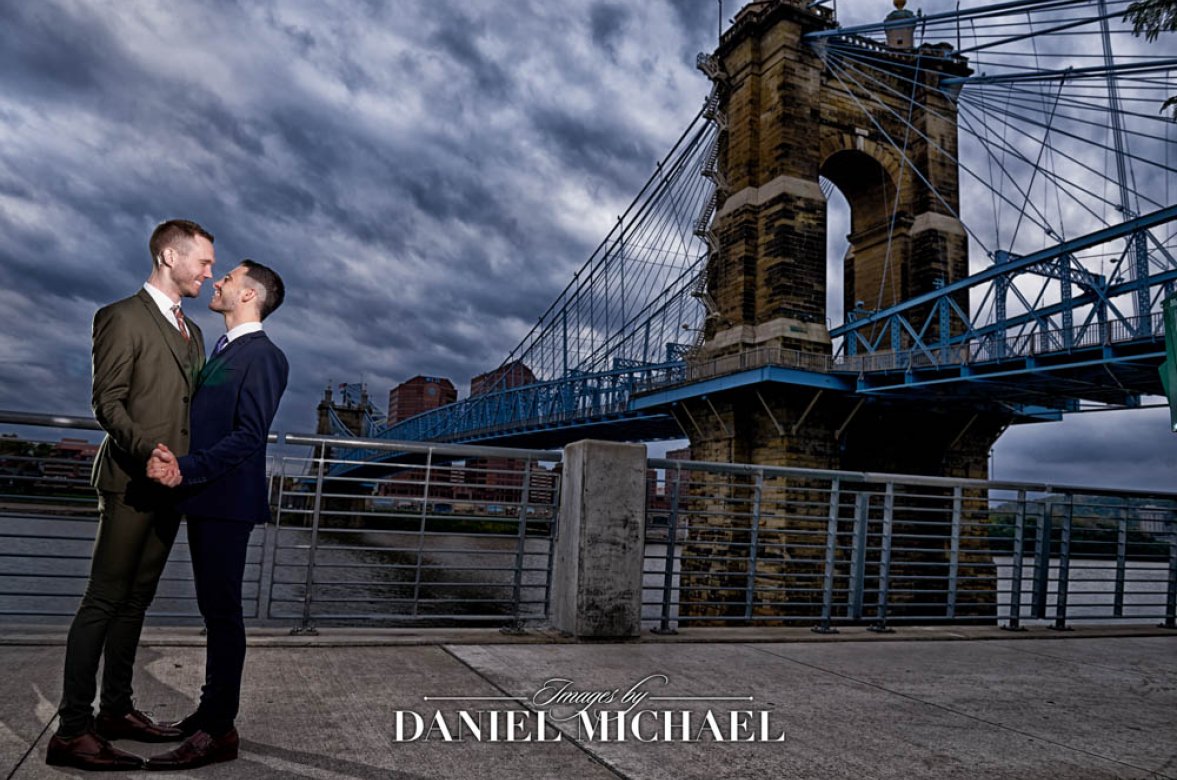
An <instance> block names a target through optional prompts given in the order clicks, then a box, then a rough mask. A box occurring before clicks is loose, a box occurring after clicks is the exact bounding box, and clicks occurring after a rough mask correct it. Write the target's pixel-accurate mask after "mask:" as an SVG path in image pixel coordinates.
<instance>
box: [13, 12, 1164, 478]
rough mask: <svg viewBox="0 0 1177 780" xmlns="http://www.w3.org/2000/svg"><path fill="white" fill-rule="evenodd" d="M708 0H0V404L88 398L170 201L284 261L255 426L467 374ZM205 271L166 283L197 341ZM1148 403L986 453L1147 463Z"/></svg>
mask: <svg viewBox="0 0 1177 780" xmlns="http://www.w3.org/2000/svg"><path fill="white" fill-rule="evenodd" d="M929 5H933V4H929ZM966 5H968V4H967V3H966ZM737 6H738V3H737V2H736V1H735V0H727V2H725V9H726V11H727V15H728V16H730V15H731V14H732V13H733V12H734V11H735V9H736V7H737ZM842 6H843V8H842V9H841V10H842V16H843V19H842V20H843V22H844V23H846V24H852V23H856V22H867V21H874V19H875V18H881V17H882V16H883V15H885V14H886V12H887V11H888V10H890V8H891V6H890V3H886V2H882V0H869V1H867V0H863V2H855V3H843V4H842ZM848 6H853V8H852V9H851V8H848ZM716 24H717V4H716V2H714V0H642V2H592V1H591V0H564V1H562V2H541V0H511V2H505V1H500V0H493V1H492V0H428V1H427V2H426V1H425V0H419V1H415V0H389V1H388V2H378V1H376V0H369V1H368V2H360V1H359V0H339V1H338V2H325V1H322V0H320V1H316V2H292V1H288V0H283V1H282V2H277V1H276V0H275V1H273V2H264V1H261V0H259V1H257V2H246V1H245V0H239V1H238V2H233V1H232V0H216V1H213V0H206V1H205V2H165V1H164V0H156V1H154V2H152V1H150V0H128V1H125V2H124V1H120V2H115V0H109V1H108V2H98V1H91V2H71V1H70V0H38V2H16V1H9V2H0V409H8V410H22V411H38V412H54V413H63V414H76V415H86V414H89V372H90V366H89V328H90V320H91V317H92V316H93V313H94V310H95V309H96V308H98V307H99V306H100V305H103V304H105V303H107V302H110V301H112V300H115V299H118V298H120V297H123V296H125V295H128V294H130V293H132V292H133V291H134V290H135V289H136V288H137V287H138V286H139V285H140V284H141V283H142V281H143V280H144V279H145V278H146V276H147V273H148V272H149V270H150V259H149V257H148V254H147V250H146V242H147V237H148V235H149V234H150V232H151V228H152V227H153V226H154V225H155V224H156V223H157V222H159V221H160V220H162V219H165V218H168V217H177V216H179V217H186V218H190V219H195V220H197V221H199V222H201V223H202V224H204V225H206V226H207V227H208V228H209V229H211V230H212V231H213V232H214V233H215V234H216V238H217V240H216V250H217V256H218V271H219V272H221V273H223V272H225V271H227V270H229V269H230V268H231V267H232V265H233V264H234V263H235V261H236V260H238V259H240V258H241V257H253V258H255V259H258V260H260V261H262V262H265V263H267V264H271V265H273V266H274V267H275V268H277V269H278V270H279V271H280V272H281V273H282V274H283V276H284V277H285V279H286V281H287V289H288V298H287V303H286V305H285V307H284V309H283V310H281V311H280V312H279V313H278V314H276V315H275V316H274V317H273V318H272V319H271V320H268V321H267V323H266V324H267V330H268V331H269V333H270V334H271V337H272V338H273V340H274V341H275V342H276V343H277V344H279V346H281V347H282V348H283V349H284V350H285V351H286V353H287V355H288V356H289V357H290V359H291V366H292V375H291V386H290V390H289V391H288V393H287V395H286V398H285V399H284V401H283V405H282V409H281V411H280V413H279V419H278V421H277V423H276V426H275V427H276V428H277V429H279V430H282V431H291V432H295V431H297V432H305V431H310V430H312V429H313V427H314V423H315V418H314V406H315V404H316V402H317V400H318V398H319V397H320V396H321V394H322V391H323V388H324V387H325V386H327V385H328V384H329V383H335V384H337V383H340V382H344V381H360V380H362V381H365V382H367V383H368V386H369V387H370V388H371V391H372V393H373V395H374V397H376V398H377V399H383V398H385V397H386V395H387V391H388V389H389V388H390V387H392V386H393V385H395V384H396V383H397V382H399V381H403V380H405V379H407V378H409V377H412V376H414V375H416V374H431V375H440V376H448V377H451V378H452V379H453V380H454V382H455V384H457V385H458V387H459V389H460V392H461V393H462V394H465V392H466V390H467V389H468V382H469V379H470V377H471V376H473V375H474V374H477V373H481V372H482V371H485V370H488V369H490V368H493V367H494V366H496V365H498V363H499V362H500V361H501V360H502V359H503V358H504V357H505V356H506V355H507V353H508V352H509V351H510V349H511V348H512V347H514V346H515V345H516V344H517V343H518V342H519V340H520V339H521V337H522V336H523V335H524V334H525V333H526V332H527V330H528V329H529V328H530V327H531V325H532V324H533V323H534V322H535V319H536V317H537V316H538V315H539V314H541V313H542V312H543V311H544V309H545V308H546V307H547V305H548V303H549V302H550V301H551V300H552V299H554V298H555V296H556V295H557V293H559V291H560V290H561V289H562V288H563V287H564V285H565V284H566V283H567V282H568V280H569V279H570V278H571V276H572V273H573V272H574V271H575V270H576V269H577V268H578V267H579V266H580V265H581V264H582V263H583V262H584V260H585V259H586V258H587V257H588V255H589V253H590V252H591V251H592V249H593V248H594V247H595V246H596V244H597V243H598V242H599V241H600V239H601V238H602V237H603V236H604V235H605V233H606V232H607V231H608V230H609V228H610V226H611V225H612V223H613V221H614V220H615V219H616V215H617V214H619V213H621V212H622V211H623V210H624V208H625V206H626V204H627V203H628V202H629V200H630V199H631V198H632V197H633V195H634V194H635V193H636V192H637V191H638V189H639V188H640V186H641V184H642V183H643V182H644V181H645V180H646V178H647V177H648V176H649V174H650V172H651V170H652V169H653V166H654V164H655V162H656V161H657V160H658V159H660V158H661V157H662V155H663V154H665V152H666V150H667V149H668V148H669V147H670V145H671V144H672V143H673V141H674V140H675V139H676V138H677V137H678V135H679V133H680V132H681V131H682V129H683V128H684V127H685V126H686V124H687V123H688V122H689V120H690V119H691V118H692V117H693V116H694V115H695V113H696V112H697V111H698V108H699V105H700V102H701V100H702V98H703V97H704V96H705V95H706V93H707V90H708V88H709V83H708V82H707V80H706V79H705V78H704V77H703V76H702V74H700V73H699V72H698V71H697V70H696V69H695V66H694V60H695V55H696V53H697V52H699V51H702V50H710V49H712V48H713V46H714V40H715V34H716ZM837 224H838V223H837V220H836V218H835V219H834V221H833V224H832V227H833V228H834V229H835V230H837V229H839V228H837ZM840 229H841V230H842V231H843V232H844V230H845V228H840ZM210 294H211V287H210V286H206V289H205V290H203V291H202V294H201V298H200V299H199V302H198V303H197V304H196V305H192V304H189V306H188V307H187V311H188V312H189V316H190V317H192V318H194V319H196V320H197V321H198V322H199V323H200V325H201V326H202V328H204V330H205V333H206V336H207V337H208V340H209V341H210V342H211V340H212V338H214V337H215V336H214V335H213V334H216V333H219V332H220V327H219V322H218V320H219V317H215V316H214V315H212V314H211V313H210V312H207V311H205V310H204V305H205V304H206V303H207V301H208V296H209V295H210ZM382 403H383V401H382V400H381V405H382ZM1166 420H1167V418H1166V415H1165V413H1163V412H1162V411H1161V410H1144V411H1140V412H1134V413H1130V414H1114V415H1112V414H1102V415H1096V414H1088V415H1079V416H1077V417H1075V418H1074V419H1073V420H1071V421H1068V422H1066V423H1062V424H1053V425H1039V426H1032V427H1029V428H1023V429H1019V430H1015V431H1012V432H1010V433H1007V434H1006V437H1005V438H1004V439H1003V440H1002V442H1001V443H1000V444H999V446H998V448H997V453H996V456H995V464H996V476H999V477H1003V478H1018V479H1033V480H1053V481H1056V482H1070V483H1080V484H1083V483H1086V484H1109V485H1125V486H1127V485H1131V486H1136V487H1154V488H1168V487H1171V486H1172V484H1173V482H1174V480H1173V475H1174V474H1175V473H1177V438H1174V437H1173V436H1172V435H1171V434H1168V432H1167V424H1166Z"/></svg>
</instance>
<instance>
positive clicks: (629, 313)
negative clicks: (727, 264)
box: [336, 0, 1177, 458]
mask: <svg viewBox="0 0 1177 780" xmlns="http://www.w3.org/2000/svg"><path fill="white" fill-rule="evenodd" d="M1127 5H1128V3H1127V0H1020V1H1017V2H1005V3H1000V4H997V5H975V6H973V7H970V8H963V9H960V10H957V11H952V12H948V13H939V14H929V15H926V16H920V17H917V18H916V20H915V22H914V23H915V24H916V28H915V35H916V42H917V51H918V56H914V57H909V58H907V59H906V60H904V59H902V58H896V57H895V56H893V53H892V52H890V51H889V50H887V49H886V47H884V46H882V45H880V44H879V43H878V42H877V39H880V38H881V37H882V35H883V33H884V32H885V30H886V28H887V27H888V26H891V25H893V24H895V22H890V23H879V24H874V25H862V26H858V27H850V28H836V29H831V30H827V31H823V32H818V33H812V34H810V35H808V36H807V37H806V41H805V44H806V45H807V46H809V47H810V49H811V51H812V52H813V53H814V54H815V55H816V56H818V57H820V58H821V59H822V61H823V62H824V65H825V67H826V69H827V75H828V76H829V78H830V80H831V82H832V83H834V84H837V85H839V86H840V88H841V89H843V90H845V93H846V94H847V95H848V96H849V98H850V99H851V100H853V101H854V102H855V103H857V104H858V106H859V107H860V108H861V110H862V116H863V122H864V124H869V126H870V127H872V128H874V129H875V130H877V131H879V132H880V133H881V134H882V135H883V136H884V137H885V138H886V140H887V142H888V143H890V144H891V145H892V146H893V147H894V148H895V149H896V150H897V151H898V152H899V154H900V159H902V160H903V161H904V162H905V163H907V165H906V167H905V169H904V174H905V175H906V176H910V177H912V179H913V180H915V179H920V180H923V173H922V172H921V171H920V170H919V169H918V167H917V166H915V165H914V164H910V163H909V161H908V158H907V155H906V149H907V147H908V146H909V145H910V144H911V143H912V141H913V140H915V139H919V140H922V141H924V142H927V143H930V144H933V145H935V144H936V141H935V139H931V138H927V137H926V136H924V135H923V130H922V129H921V128H920V127H918V126H916V125H915V124H913V123H912V122H910V121H907V120H908V118H909V116H910V115H908V116H904V114H903V112H902V111H900V112H896V111H895V109H894V108H893V107H892V106H893V104H894V102H895V101H894V99H895V98H897V97H899V98H903V99H906V100H915V99H916V95H917V92H918V90H919V89H922V88H924V85H923V83H922V81H921V76H920V68H921V67H925V66H926V60H927V58H931V57H951V58H961V57H964V58H967V59H968V62H969V65H970V67H971V68H972V69H973V73H974V75H971V76H968V77H960V78H953V79H946V80H944V81H943V82H942V83H941V85H940V86H941V89H943V90H944V92H945V93H946V94H947V95H949V96H950V97H951V98H952V99H953V101H954V102H955V105H956V108H957V117H956V122H957V126H958V128H959V133H960V143H959V148H960V153H959V156H958V157H957V158H955V162H956V164H957V166H958V169H959V171H960V182H961V183H960V192H961V197H960V202H961V204H962V206H961V209H960V213H957V212H955V211H953V210H952V209H950V208H947V203H946V199H944V198H941V204H942V205H944V206H945V207H946V210H947V211H949V212H950V213H951V216H952V217H955V218H957V219H958V220H959V221H960V222H961V224H962V225H963V226H964V228H965V230H966V232H967V233H968V235H969V241H970V247H969V251H970V258H971V263H972V268H971V271H972V272H971V275H970V276H969V277H968V278H965V279H959V280H955V281H951V282H948V281H946V282H945V283H943V284H942V286H941V287H940V288H939V289H937V290H935V291H934V292H932V293H928V294H926V295H922V296H918V297H916V298H913V299H910V300H906V301H901V300H884V299H883V290H881V289H880V292H879V297H878V299H876V300H874V301H870V302H869V306H868V302H859V303H858V305H857V306H856V307H855V308H854V309H852V310H850V311H846V312H844V313H843V322H842V324H841V325H838V326H836V327H832V328H831V330H830V334H831V337H832V338H833V343H834V345H835V349H834V351H833V352H832V354H829V355H813V354H802V353H792V352H790V351H788V350H764V349H761V350H754V351H753V352H752V353H746V354H742V355H738V356H731V357H728V358H722V359H719V360H716V361H710V362H700V361H698V360H696V359H693V357H694V355H695V353H696V351H697V350H698V348H699V346H700V345H701V343H702V334H703V329H704V328H703V326H704V323H705V321H706V319H707V318H708V317H710V316H714V310H715V309H714V303H713V302H712V301H711V299H710V297H709V294H708V290H707V286H706V278H707V267H708V264H709V263H715V262H722V259H721V258H719V257H718V256H717V251H718V245H717V242H716V240H715V237H714V235H713V234H712V233H711V230H710V226H711V221H712V218H713V216H714V214H715V211H716V208H717V205H718V204H720V203H722V199H723V198H724V197H726V195H727V194H728V185H727V182H726V181H725V179H724V177H723V175H722V173H721V171H720V170H719V168H718V159H719V152H720V144H721V141H722V136H723V133H725V132H726V128H727V121H726V118H725V117H724V116H723V115H722V112H721V111H720V110H719V93H720V90H721V89H722V83H723V78H724V74H723V73H722V71H721V68H720V66H719V65H718V63H717V62H716V61H715V60H714V59H713V58H711V57H709V56H706V55H700V58H699V65H700V69H701V70H703V71H704V73H706V74H707V75H708V77H709V78H711V79H712V81H713V89H712V91H711V94H710V95H709V96H708V97H707V99H706V100H705V101H704V103H703V107H702V109H701V111H700V112H699V114H698V115H697V116H696V117H695V119H694V121H693V122H692V123H691V124H690V125H689V127H688V128H687V130H686V131H685V132H684V133H683V134H682V136H681V137H680V138H679V139H678V141H677V142H676V143H675V145H674V147H673V148H672V149H671V151H670V153H669V154H668V155H667V156H666V157H665V159H663V161H662V162H661V163H660V164H659V165H658V166H657V169H656V170H655V172H654V174H653V175H652V176H651V178H650V179H649V181H648V182H647V183H646V185H645V186H644V187H643V188H642V190H641V192H640V193H639V194H638V196H637V197H636V198H635V200H634V201H633V203H632V204H631V206H630V207H629V209H628V210H627V211H626V212H625V214H623V215H622V216H621V217H619V218H618V220H617V223H616V224H615V225H614V226H613V228H612V230H610V231H609V233H608V235H607V236H606V238H605V240H604V241H602V242H601V244H600V245H599V246H598V247H597V249H596V251H595V252H594V253H593V254H592V255H591V256H590V258H589V259H588V261H587V262H586V263H585V264H584V265H583V266H582V267H581V269H580V270H579V271H578V272H577V273H576V274H575V275H574V276H573V279H572V280H571V281H570V282H569V284H568V286H567V287H566V288H565V289H564V290H563V291H562V292H561V293H560V295H559V296H557V298H556V300H555V301H554V302H553V303H552V304H551V306H549V307H548V309H547V310H546V311H545V312H544V313H543V314H542V315H541V316H540V317H539V319H538V321H537V323H536V325H535V326H534V327H533V328H532V330H531V331H530V332H529V333H528V335H527V336H526V337H525V338H524V339H523V341H522V342H521V343H520V344H519V346H517V347H516V348H515V349H514V350H512V352H511V354H510V355H508V356H507V358H506V359H505V360H504V361H503V367H504V369H505V368H508V367H510V366H511V365H512V364H515V363H521V364H523V365H524V366H526V367H527V369H529V370H530V371H531V372H532V374H534V376H535V381H534V382H533V383H530V384H526V385H522V386H510V385H511V376H512V373H511V372H509V371H506V370H504V371H503V372H502V378H501V379H500V380H499V382H498V384H497V385H496V386H494V387H492V388H490V389H489V391H488V392H485V393H483V394H481V395H477V396H473V397H469V398H465V399H462V400H460V401H458V402H456V403H454V404H450V405H448V406H445V407H442V408H439V409H436V410H433V411H430V412H427V413H425V414H422V415H418V416H417V417H414V418H411V419H409V420H405V421H402V422H399V423H397V424H394V425H387V424H385V423H384V422H383V421H382V420H381V419H380V417H379V413H378V412H377V411H376V410H375V409H374V408H373V409H370V410H369V414H368V415H366V418H365V424H364V428H365V430H363V431H359V432H357V431H352V430H350V429H348V428H347V427H346V426H344V425H343V424H342V423H339V421H338V419H336V422H337V423H338V425H337V430H338V432H339V433H340V434H342V435H354V434H356V433H362V434H364V435H368V436H376V437H380V438H387V439H391V440H412V441H446V442H470V441H488V440H493V441H498V442H502V443H505V444H506V443H528V444H534V445H538V446H551V445H557V444H560V443H563V442H566V441H570V440H573V439H576V438H583V437H586V436H594V437H599V438H615V439H630V440H633V439H646V440H649V439H657V438H679V437H684V436H686V435H687V431H688V429H689V427H690V421H689V420H688V419H687V415H684V414H680V413H678V412H676V405H677V404H679V403H680V402H682V401H684V400H687V399H691V398H694V399H699V398H703V399H705V398H706V395H707V394H708V393H711V392H716V391H718V390H722V389H725V388H730V387H735V386H739V385H742V384H752V383H756V382H785V383H789V384H793V385H799V386H806V387H812V388H814V389H815V390H816V391H826V390H830V391H834V392H840V393H848V394H856V395H859V396H862V397H863V398H866V397H869V396H872V395H873V396H885V395H889V394H890V395H896V394H897V395H901V396H903V397H918V396H920V395H921V394H926V395H928V396H929V397H937V398H943V397H944V396H945V395H951V396H959V397H960V398H963V399H968V400H971V401H974V402H977V403H996V404H1001V405H1003V406H1005V407H1006V408H1009V409H1011V410H1014V411H1015V412H1016V413H1018V414H1021V415H1023V419H1041V418H1043V417H1045V418H1057V416H1059V415H1060V414H1062V413H1064V412H1068V411H1076V410H1079V409H1080V408H1088V407H1090V405H1091V404H1096V405H1098V406H1100V407H1106V408H1120V407H1132V406H1137V405H1139V404H1140V402H1141V397H1142V396H1144V395H1149V394H1156V393H1159V392H1160V382H1159V378H1158V376H1157V365H1158V364H1159V362H1160V361H1161V360H1162V359H1163V352H1164V343H1163V341H1164V334H1163V324H1162V320H1161V317H1160V302H1161V300H1162V299H1163V298H1164V297H1166V296H1167V295H1169V294H1171V293H1172V292H1173V290H1174V282H1175V281H1177V260H1175V259H1174V254H1175V253H1177V248H1175V244H1177V240H1175V236H1177V230H1174V224H1175V220H1177V205H1174V201H1175V200H1177V198H1175V197H1174V194H1173V190H1174V187H1177V160H1175V159H1174V158H1175V157H1177V152H1175V151H1174V149H1175V148H1177V144H1175V143H1174V142H1173V137H1174V136H1175V135H1177V133H1175V128H1177V125H1175V123H1174V122H1173V121H1170V117H1168V116H1166V115H1165V114H1162V113H1158V110H1159V107H1160V105H1161V103H1162V102H1163V101H1164V100H1165V98H1166V97H1168V96H1169V95H1172V94H1174V93H1177V79H1174V78H1173V73H1174V72H1175V71H1177V59H1173V58H1168V57H1164V56H1162V55H1163V54H1165V53H1167V52H1166V47H1165V46H1164V45H1163V43H1162V42H1158V43H1157V44H1156V45H1155V47H1149V46H1148V45H1147V44H1145V43H1144V41H1143V39H1140V38H1137V37H1135V36H1134V35H1132V32H1131V29H1130V28H1129V27H1128V26H1127V25H1126V24H1125V23H1124V21H1123V16H1124V12H1125V10H1126V8H1127ZM907 23H908V24H911V23H912V22H910V21H908V22H907ZM921 41H922V42H927V43H936V42H940V41H949V42H951V43H952V44H953V45H951V46H948V47H936V48H933V47H928V48H926V49H920V48H919V43H920V42H921ZM905 68H906V69H907V71H906V72H907V79H906V83H907V84H908V88H907V89H908V91H906V92H896V87H895V84H896V81H897V80H896V75H897V74H898V75H899V79H898V81H899V83H904V78H903V75H904V73H905V70H904V69H905ZM888 93H889V94H888ZM883 117H885V118H886V120H887V121H886V122H881V121H880V118H883ZM896 126H898V127H900V128H902V130H903V132H902V133H901V134H900V136H901V137H900V136H896V135H889V134H888V133H887V131H886V130H885V127H891V128H894V127H896ZM940 151H941V152H942V153H943V154H946V155H947V154H948V152H947V151H946V150H944V149H940ZM821 183H822V189H823V192H825V193H826V195H827V198H831V199H833V198H835V197H837V196H836V194H835V193H834V191H833V190H834V188H833V186H832V184H831V183H830V182H828V181H825V180H824V179H823V180H822V182H821ZM923 183H924V184H925V185H927V182H926V181H923ZM932 195H933V196H934V197H939V194H938V193H936V192H935V191H934V188H933V190H932ZM896 200H897V199H896ZM348 392H349V393H353V389H352V388H350V387H349V388H348ZM353 394H354V393H353ZM1085 405H1086V406H1085ZM346 455H347V456H350V457H353V458H364V457H373V456H375V453H364V452H352V453H347V454H346Z"/></svg>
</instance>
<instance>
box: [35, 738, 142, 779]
mask: <svg viewBox="0 0 1177 780" xmlns="http://www.w3.org/2000/svg"><path fill="white" fill-rule="evenodd" d="M45 763H46V764H49V765H50V766H68V767H73V768H74V769H86V770H89V771H91V772H94V771H98V772H102V771H109V772H119V771H123V772H125V771H130V770H135V769H142V768H143V763H144V760H143V757H142V756H137V755H135V754H134V753H128V752H127V751H125V750H119V749H118V748H116V747H114V746H113V745H111V744H110V743H109V742H107V741H106V740H105V739H103V738H102V737H100V736H98V735H97V734H95V733H94V732H93V731H87V732H86V733H84V734H81V735H79V736H76V737H71V738H69V739H63V738H61V737H59V736H57V735H56V734H54V735H53V736H52V737H50V739H49V751H48V752H47V753H46V754H45Z"/></svg>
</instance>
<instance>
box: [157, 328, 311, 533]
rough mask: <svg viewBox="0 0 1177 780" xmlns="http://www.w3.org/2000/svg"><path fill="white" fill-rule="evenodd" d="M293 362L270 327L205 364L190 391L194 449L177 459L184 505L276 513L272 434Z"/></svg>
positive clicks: (203, 510)
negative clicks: (269, 464)
mask: <svg viewBox="0 0 1177 780" xmlns="http://www.w3.org/2000/svg"><path fill="white" fill-rule="evenodd" d="M289 374H290V366H289V364H288V363H287V362H286V356H285V355H283V354H282V350H280V349H278V348H277V347H276V346H274V344H273V342H271V341H270V339H269V338H267V336H266V334H265V332H264V331H257V332H255V333H247V334H245V335H244V336H241V337H240V338H236V339H234V340H233V341H232V342H230V343H229V345H228V346H227V347H225V348H224V349H223V350H221V352H220V353H219V354H218V355H217V356H216V357H213V358H211V359H209V361H208V362H207V363H206V364H205V366H204V370H203V371H201V372H200V377H199V378H198V380H197V386H196V393H195V394H194V395H193V396H192V409H191V423H192V424H191V426H190V428H191V430H192V439H191V443H190V445H189V450H188V451H189V454H188V455H184V456H183V457H181V458H179V465H180V474H181V475H182V476H183V478H184V480H183V482H182V483H181V485H180V490H181V493H182V498H181V499H180V502H179V509H180V511H181V512H183V513H185V514H187V515H190V516H192V517H211V518H219V519H223V520H240V521H242V522H251V523H264V522H266V521H267V520H269V519H270V502H269V499H268V497H267V495H266V494H267V483H266V439H267V437H268V436H269V433H270V424H271V423H272V422H273V421H274V414H275V413H276V412H277V411H278V402H279V401H280V400H281V399H282V393H283V392H284V391H285V390H286V380H287V377H288V376H289Z"/></svg>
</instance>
